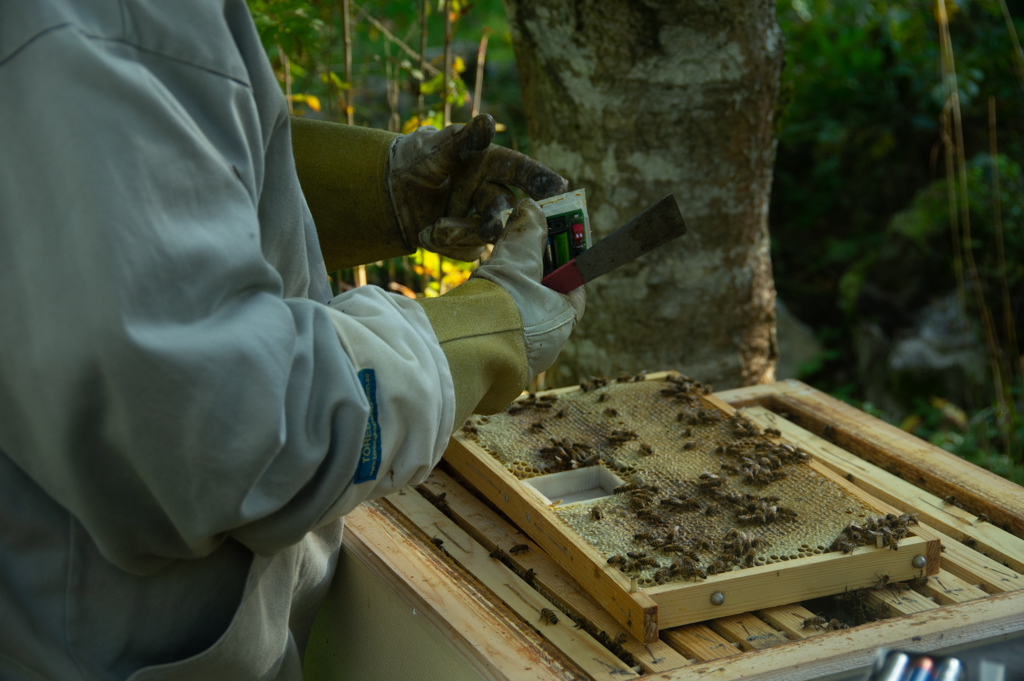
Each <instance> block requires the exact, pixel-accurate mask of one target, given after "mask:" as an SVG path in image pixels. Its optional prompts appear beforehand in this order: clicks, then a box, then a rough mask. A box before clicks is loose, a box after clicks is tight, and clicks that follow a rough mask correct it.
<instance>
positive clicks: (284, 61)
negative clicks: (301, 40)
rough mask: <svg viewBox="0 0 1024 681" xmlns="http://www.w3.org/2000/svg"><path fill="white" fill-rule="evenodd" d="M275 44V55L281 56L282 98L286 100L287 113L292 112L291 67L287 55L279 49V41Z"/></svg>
mask: <svg viewBox="0 0 1024 681" xmlns="http://www.w3.org/2000/svg"><path fill="white" fill-rule="evenodd" d="M275 44H276V45H277V56H278V57H280V58H281V69H282V70H283V71H284V98H285V101H287V102H288V113H293V107H292V69H291V64H290V63H289V62H288V55H286V54H285V53H284V50H282V49H281V43H275Z"/></svg>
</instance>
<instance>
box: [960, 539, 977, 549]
mask: <svg viewBox="0 0 1024 681" xmlns="http://www.w3.org/2000/svg"><path fill="white" fill-rule="evenodd" d="M961 541H962V542H963V545H964V546H966V547H967V548H969V549H973V548H974V547H975V546H976V545H977V543H978V542H976V541H975V540H973V539H971V538H970V537H964V538H963V539H962V540H961Z"/></svg>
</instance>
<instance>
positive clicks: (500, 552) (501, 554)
mask: <svg viewBox="0 0 1024 681" xmlns="http://www.w3.org/2000/svg"><path fill="white" fill-rule="evenodd" d="M487 555H488V556H490V557H491V558H495V559H497V560H501V559H503V558H505V556H506V554H505V549H503V548H501V547H500V546H498V547H495V549H494V550H493V551H491V552H490V553H488V554H487Z"/></svg>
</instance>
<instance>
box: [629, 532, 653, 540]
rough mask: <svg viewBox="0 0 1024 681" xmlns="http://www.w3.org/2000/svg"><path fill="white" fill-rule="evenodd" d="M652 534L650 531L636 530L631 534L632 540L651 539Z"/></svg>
mask: <svg viewBox="0 0 1024 681" xmlns="http://www.w3.org/2000/svg"><path fill="white" fill-rule="evenodd" d="M652 539H654V535H653V534H651V533H650V532H637V533H636V534H634V535H633V541H651V540H652Z"/></svg>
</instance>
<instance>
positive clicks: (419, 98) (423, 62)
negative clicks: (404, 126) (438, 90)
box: [396, 0, 430, 116]
mask: <svg viewBox="0 0 1024 681" xmlns="http://www.w3.org/2000/svg"><path fill="white" fill-rule="evenodd" d="M429 2H430V0H423V2H422V3H420V53H419V57H418V58H419V60H420V77H421V78H422V77H423V75H424V74H426V68H427V12H428V11H430V5H428V4H427V3H429ZM396 44H397V43H396ZM423 104H424V101H423V81H422V80H421V81H419V83H417V85H416V108H417V109H418V110H419V115H420V116H422V115H423V109H424V106H423Z"/></svg>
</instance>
